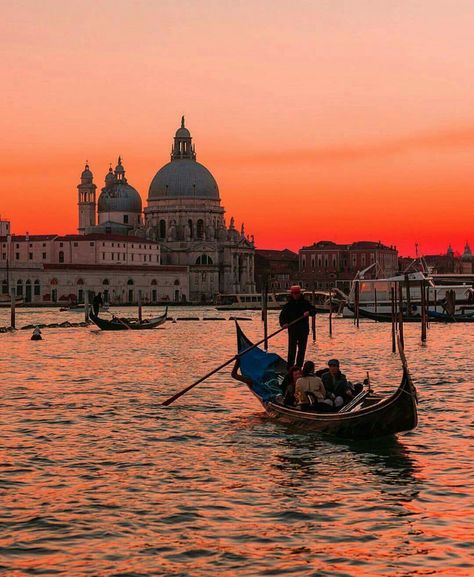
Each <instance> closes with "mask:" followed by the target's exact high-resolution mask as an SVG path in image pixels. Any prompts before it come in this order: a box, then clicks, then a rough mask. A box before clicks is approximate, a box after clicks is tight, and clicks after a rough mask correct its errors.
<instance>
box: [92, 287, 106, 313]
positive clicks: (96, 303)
mask: <svg viewBox="0 0 474 577" xmlns="http://www.w3.org/2000/svg"><path fill="white" fill-rule="evenodd" d="M103 304H104V301H103V300H102V293H100V292H98V293H97V294H96V295H95V296H94V298H93V299H92V309H93V310H94V314H95V316H96V317H98V316H99V311H100V307H101V306H102V305H103Z"/></svg>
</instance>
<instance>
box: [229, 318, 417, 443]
mask: <svg viewBox="0 0 474 577" xmlns="http://www.w3.org/2000/svg"><path fill="white" fill-rule="evenodd" d="M236 326H237V350H238V353H239V355H242V356H241V357H240V363H239V366H240V371H241V373H242V376H243V377H244V379H245V380H246V382H247V383H248V387H249V389H250V390H251V391H252V393H253V394H254V395H255V396H256V397H257V399H258V400H259V401H260V403H261V404H262V406H263V408H264V409H265V411H266V412H267V414H268V415H269V416H270V417H272V418H274V419H276V420H277V421H280V422H282V423H287V424H290V425H295V426H296V427H298V428H302V429H305V430H308V431H317V432H320V433H325V434H329V435H333V436H336V437H341V438H350V439H373V438H376V437H383V436H388V435H395V434H396V433H401V432H403V431H411V430H412V429H414V428H415V427H416V425H417V423H418V413H417V407H416V405H417V396H416V389H415V387H414V385H413V382H412V380H411V377H410V373H409V371H408V366H407V362H406V359H405V356H404V354H403V351H400V358H401V361H402V368H403V375H402V380H401V384H400V386H399V387H398V389H397V390H396V391H395V392H394V393H393V395H391V396H389V397H381V396H379V395H374V394H372V393H368V392H363V393H361V394H360V395H359V396H360V399H361V402H360V403H359V404H354V405H353V406H352V407H349V405H348V406H346V407H343V408H342V409H341V410H340V411H339V412H337V413H317V412H314V411H302V410H299V409H297V408H294V407H290V406H286V405H284V404H283V403H282V402H280V401H279V399H280V398H281V390H279V388H278V385H277V386H275V383H281V381H282V380H283V377H284V375H285V374H286V372H287V364H286V362H285V361H284V360H283V359H282V358H281V357H279V356H278V355H277V354H275V353H267V352H265V351H264V350H262V349H259V348H257V347H255V348H253V349H251V350H250V351H249V352H248V353H245V351H246V350H247V349H249V348H250V347H252V343H251V341H250V340H249V339H248V338H247V337H246V336H245V335H244V333H243V331H242V329H241V328H240V327H239V325H238V324H237V323H236Z"/></svg>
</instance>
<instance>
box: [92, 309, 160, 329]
mask: <svg viewBox="0 0 474 577" xmlns="http://www.w3.org/2000/svg"><path fill="white" fill-rule="evenodd" d="M89 318H90V320H91V321H92V322H93V323H94V324H95V325H96V326H98V327H99V329H101V330H102V331H128V330H134V331H138V330H150V329H155V328H156V327H159V326H160V325H162V324H163V323H164V322H166V320H167V318H168V307H166V310H165V312H164V313H163V314H162V315H160V316H159V317H155V318H151V319H144V320H142V321H135V320H131V319H126V318H119V317H112V319H111V320H108V319H103V318H101V317H98V316H96V315H95V314H94V313H92V312H91V313H89Z"/></svg>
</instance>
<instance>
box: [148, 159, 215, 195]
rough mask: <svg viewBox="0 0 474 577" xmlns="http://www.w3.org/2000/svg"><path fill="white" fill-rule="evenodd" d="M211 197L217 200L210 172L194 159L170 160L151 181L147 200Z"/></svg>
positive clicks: (213, 180)
mask: <svg viewBox="0 0 474 577" xmlns="http://www.w3.org/2000/svg"><path fill="white" fill-rule="evenodd" d="M176 197H192V198H212V199H214V200H219V188H218V186H217V182H216V180H215V178H214V177H213V176H212V174H211V173H210V172H209V171H208V170H207V168H206V167H205V166H203V165H202V164H200V163H199V162H196V161H195V160H187V159H182V160H181V159H180V160H172V161H171V162H168V164H165V166H163V168H160V170H159V171H158V172H157V173H156V175H155V178H154V179H153V180H152V181H151V184H150V191H149V193H148V198H149V200H153V199H157V198H176Z"/></svg>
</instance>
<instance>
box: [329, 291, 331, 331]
mask: <svg viewBox="0 0 474 577" xmlns="http://www.w3.org/2000/svg"><path fill="white" fill-rule="evenodd" d="M329 336H330V337H332V288H330V289H329Z"/></svg>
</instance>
